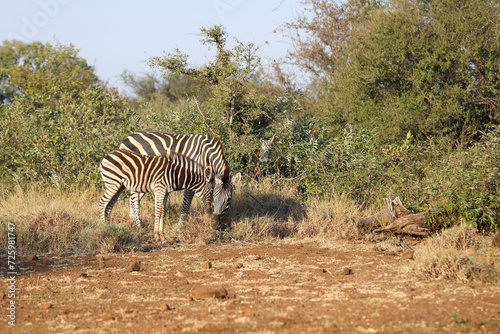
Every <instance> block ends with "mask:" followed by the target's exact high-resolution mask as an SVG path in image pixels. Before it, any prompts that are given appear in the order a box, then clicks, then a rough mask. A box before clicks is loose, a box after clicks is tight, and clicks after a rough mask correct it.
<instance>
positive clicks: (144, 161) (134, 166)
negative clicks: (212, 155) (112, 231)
mask: <svg viewBox="0 0 500 334" xmlns="http://www.w3.org/2000/svg"><path fill="white" fill-rule="evenodd" d="M100 171H101V176H102V180H103V181H104V187H105V189H106V190H105V193H104V196H103V197H102V198H101V200H100V201H99V213H100V215H101V219H102V220H104V221H106V222H108V221H109V215H110V213H111V210H112V209H113V205H114V204H115V203H116V200H117V199H118V197H119V196H120V194H121V192H122V191H123V190H124V189H125V188H127V189H128V190H130V191H135V192H139V193H146V192H152V193H154V197H155V227H154V237H155V240H156V241H158V240H161V241H163V240H165V237H164V235H163V213H164V212H163V210H164V206H165V202H166V200H167V196H168V193H170V192H172V191H175V190H181V189H189V190H191V191H193V192H202V191H203V189H205V188H206V187H205V185H206V184H207V182H209V181H210V179H211V178H212V167H211V166H207V167H203V166H201V165H200V164H199V163H197V162H195V161H194V160H192V159H189V158H187V157H185V156H184V155H182V154H177V153H176V152H171V151H168V150H167V151H161V152H160V156H150V155H141V154H137V153H133V152H130V151H125V150H115V151H113V152H111V153H110V154H108V155H107V156H106V157H104V159H103V160H102V162H101V165H100ZM133 210H134V211H135V210H136V208H135V207H134V208H133Z"/></svg>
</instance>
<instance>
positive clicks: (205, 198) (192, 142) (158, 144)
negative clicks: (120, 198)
mask: <svg viewBox="0 0 500 334" xmlns="http://www.w3.org/2000/svg"><path fill="white" fill-rule="evenodd" d="M120 149H122V150H129V151H132V152H136V153H139V154H142V155H153V156H159V155H160V154H161V153H160V152H162V151H166V150H168V149H170V150H172V151H175V152H177V153H180V154H182V155H184V156H185V157H187V158H190V159H192V160H194V161H196V162H197V163H199V164H200V165H202V166H204V167H207V166H210V167H211V168H212V171H213V174H214V177H213V178H212V179H211V181H210V182H207V183H206V185H205V188H204V189H202V190H201V191H196V192H193V191H191V190H190V189H185V190H184V199H183V202H182V208H181V215H180V218H179V223H178V225H177V227H178V229H179V228H180V227H181V226H182V224H183V222H184V221H185V220H186V217H187V214H188V212H189V208H190V207H191V202H192V200H193V196H194V194H195V193H196V195H197V196H198V197H199V198H200V199H201V200H202V202H203V204H204V207H205V211H206V212H210V213H212V212H213V213H214V215H215V218H216V220H217V223H219V224H220V222H221V219H222V217H224V215H225V213H226V212H227V210H228V209H229V206H230V203H231V197H232V190H233V185H232V181H233V180H232V173H231V168H230V166H229V163H228V162H227V160H226V158H225V157H224V150H223V148H222V144H221V143H220V142H219V140H218V139H216V138H211V137H209V136H204V135H199V134H192V135H181V134H175V133H168V132H161V131H139V132H135V133H133V134H131V135H130V136H128V137H127V138H126V139H125V140H124V141H123V142H122V144H121V145H120ZM240 178H241V174H240V173H238V174H237V175H236V176H235V182H236V180H238V181H239V179H240ZM142 195H143V194H141V193H140V192H133V193H132V195H131V197H130V209H131V210H130V213H131V216H133V217H134V219H135V221H136V223H137V224H138V226H139V227H140V220H139V203H140V199H141V198H142ZM134 208H136V209H137V210H135V211H134Z"/></svg>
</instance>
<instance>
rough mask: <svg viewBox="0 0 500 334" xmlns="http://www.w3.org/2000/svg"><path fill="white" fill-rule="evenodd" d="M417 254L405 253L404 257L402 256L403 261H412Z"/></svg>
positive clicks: (413, 252)
mask: <svg viewBox="0 0 500 334" xmlns="http://www.w3.org/2000/svg"><path fill="white" fill-rule="evenodd" d="M414 254H415V251H413V250H408V251H406V252H404V253H403V254H402V255H401V259H402V260H411V259H413V255H414Z"/></svg>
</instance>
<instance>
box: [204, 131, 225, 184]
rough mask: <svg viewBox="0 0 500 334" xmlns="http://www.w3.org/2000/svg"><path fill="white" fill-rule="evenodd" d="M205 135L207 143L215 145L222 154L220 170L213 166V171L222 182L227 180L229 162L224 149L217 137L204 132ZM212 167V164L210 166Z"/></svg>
mask: <svg viewBox="0 0 500 334" xmlns="http://www.w3.org/2000/svg"><path fill="white" fill-rule="evenodd" d="M205 137H206V138H207V140H208V142H209V143H211V144H215V145H217V147H218V148H219V149H220V152H221V155H222V163H223V165H224V167H223V170H222V172H219V171H218V170H216V169H215V168H214V169H213V172H214V173H215V174H216V175H217V176H218V177H219V178H220V179H221V180H222V182H223V183H227V182H229V176H230V175H231V167H230V166H229V163H228V162H227V159H226V157H225V155H224V150H223V148H222V143H221V141H220V140H219V138H217V137H212V136H211V135H210V134H206V135H205ZM213 167H214V166H212V168H213Z"/></svg>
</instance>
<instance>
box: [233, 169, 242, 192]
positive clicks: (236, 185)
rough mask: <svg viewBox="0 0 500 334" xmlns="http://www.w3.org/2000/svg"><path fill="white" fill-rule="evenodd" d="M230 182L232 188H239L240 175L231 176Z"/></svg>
mask: <svg viewBox="0 0 500 334" xmlns="http://www.w3.org/2000/svg"><path fill="white" fill-rule="evenodd" d="M231 182H232V183H233V188H239V187H241V183H242V182H241V173H238V174H236V175H235V176H233V178H232V179H231Z"/></svg>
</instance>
